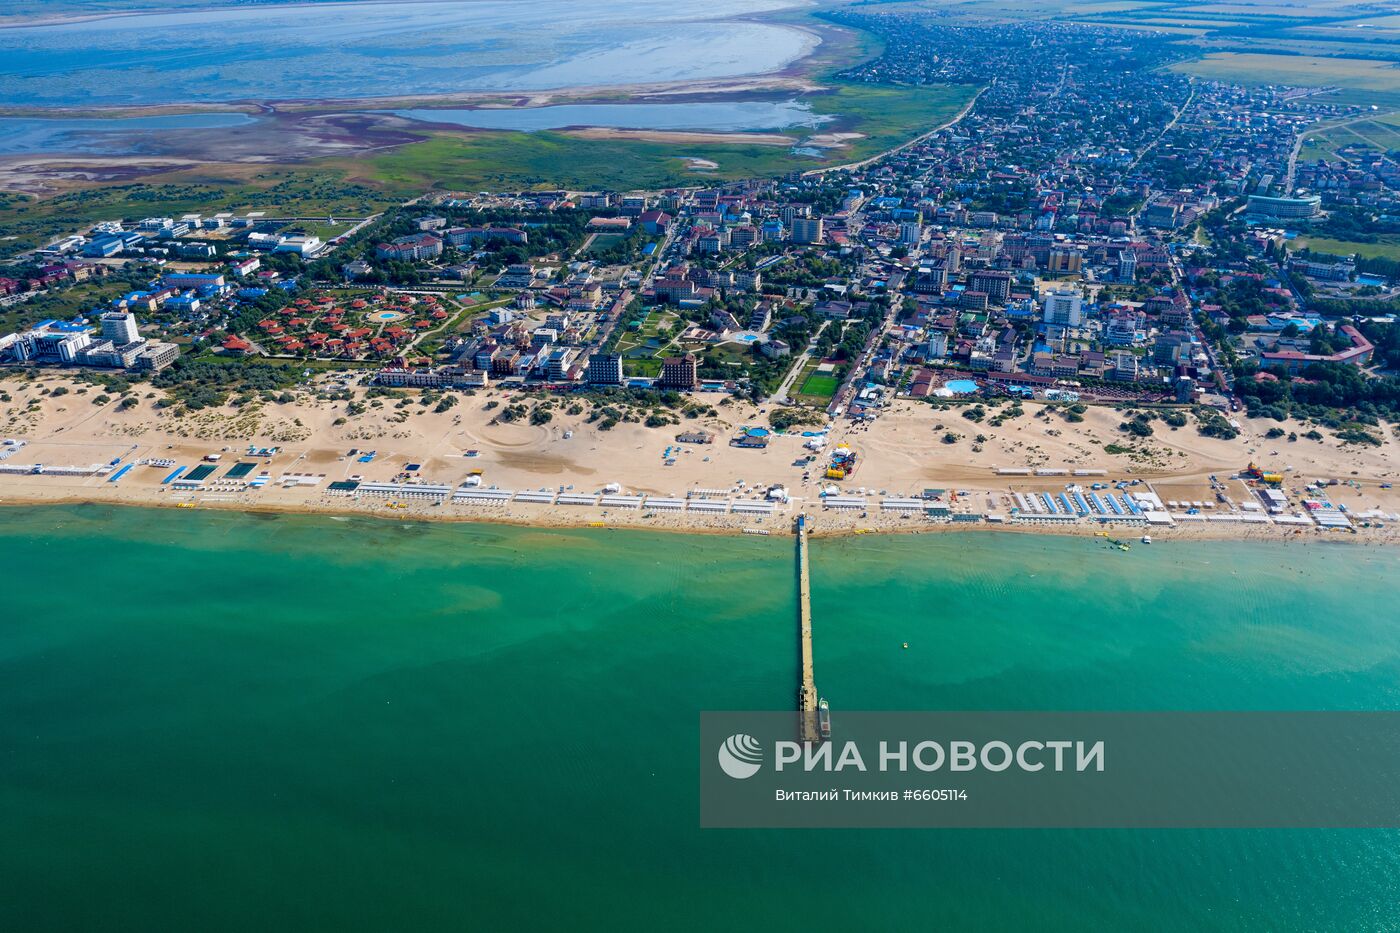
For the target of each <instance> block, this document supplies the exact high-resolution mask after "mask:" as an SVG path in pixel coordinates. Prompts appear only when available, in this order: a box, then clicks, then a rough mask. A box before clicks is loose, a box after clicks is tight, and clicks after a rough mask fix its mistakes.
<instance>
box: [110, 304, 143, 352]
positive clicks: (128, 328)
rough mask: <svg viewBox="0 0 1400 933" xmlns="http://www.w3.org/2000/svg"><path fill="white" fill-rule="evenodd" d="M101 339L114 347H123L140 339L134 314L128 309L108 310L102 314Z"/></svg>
mask: <svg viewBox="0 0 1400 933" xmlns="http://www.w3.org/2000/svg"><path fill="white" fill-rule="evenodd" d="M102 339H103V340H110V341H112V346H114V347H124V346H126V345H127V344H130V343H135V342H136V341H138V340H140V339H141V335H140V334H139V333H137V330H136V315H134V314H132V313H130V312H129V311H108V312H107V313H105V314H103V315H102Z"/></svg>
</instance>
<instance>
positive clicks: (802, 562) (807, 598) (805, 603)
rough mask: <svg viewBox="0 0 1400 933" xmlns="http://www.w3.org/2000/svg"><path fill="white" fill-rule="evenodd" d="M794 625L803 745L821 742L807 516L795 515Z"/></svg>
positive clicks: (799, 727) (799, 717)
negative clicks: (798, 655) (798, 654)
mask: <svg viewBox="0 0 1400 933" xmlns="http://www.w3.org/2000/svg"><path fill="white" fill-rule="evenodd" d="M797 622H798V637H799V639H800V642H801V657H802V686H801V687H800V688H799V689H798V692H797V720H798V722H797V734H798V738H799V739H801V740H802V741H803V742H810V743H815V742H820V741H821V731H820V729H819V728H818V724H817V673H816V665H815V663H814V662H813V660H812V584H811V572H810V570H809V569H808V567H807V516H805V515H799V516H797Z"/></svg>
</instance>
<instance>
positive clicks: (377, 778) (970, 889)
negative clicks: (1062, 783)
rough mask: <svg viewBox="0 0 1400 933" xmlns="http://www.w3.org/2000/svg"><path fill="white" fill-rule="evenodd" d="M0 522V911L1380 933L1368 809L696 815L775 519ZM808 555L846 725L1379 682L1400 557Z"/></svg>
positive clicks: (1294, 553)
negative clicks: (723, 827) (737, 818)
mask: <svg viewBox="0 0 1400 933" xmlns="http://www.w3.org/2000/svg"><path fill="white" fill-rule="evenodd" d="M3 514H4V521H3V522H0V548H3V553H5V555H6V562H7V571H8V574H7V578H8V579H9V580H11V581H13V583H12V586H11V587H10V588H8V591H7V600H6V611H5V612H4V613H3V614H0V818H3V821H4V826H5V845H4V846H0V873H3V877H5V878H6V888H7V894H6V896H5V897H4V898H0V928H4V929H15V930H25V931H27V933H29V931H42V930H72V929H132V930H138V929H140V930H150V929H201V930H247V929H260V930H266V929H285V928H297V929H307V928H323V929H337V930H380V929H387V928H410V927H411V928H417V929H423V928H463V927H464V926H471V927H473V928H479V929H511V928H521V927H526V928H555V929H558V928H566V927H567V928H578V927H582V926H588V927H606V928H608V929H612V930H633V929H635V930H651V929H657V928H663V927H664V928H666V929H675V930H701V929H705V930H710V929H715V928H719V927H732V926H736V925H737V926H742V927H744V928H748V927H752V926H760V925H762V926H768V927H773V928H778V929H792V928H798V927H801V928H805V929H810V930H829V929H830V930H836V929H894V928H907V927H909V926H911V925H913V926H921V927H923V926H929V927H940V926H943V927H947V926H952V927H956V928H981V929H1027V928H1035V929H1050V930H1082V929H1087V928H1102V929H1141V928H1146V927H1150V928H1153V929H1163V930H1183V931H1186V930H1202V929H1207V930H1233V929H1240V928H1245V927H1248V928H1260V929H1270V930H1307V929H1386V928H1390V927H1393V926H1395V925H1396V924H1397V923H1400V907H1397V904H1400V889H1397V884H1400V882H1397V880H1396V879H1397V878H1400V833H1397V832H1392V831H1369V830H1368V831H1361V830H1350V831H1341V830H1338V831H1170V832H1150V831H1034V832H1030V831H1026V832H1018V831H959V832H939V831H912V830H911V831H880V832H867V831H832V832H824V831H803V832H783V831H753V832H748V831H702V830H700V829H699V828H698V822H699V814H698V787H697V769H698V758H697V755H698V754H699V752H698V749H697V741H696V739H697V736H698V715H699V712H700V711H701V710H705V709H784V708H787V707H788V706H789V705H790V704H791V703H792V702H793V697H794V693H795V686H796V681H797V645H796V631H795V624H796V619H795V611H796V595H795V586H794V579H793V560H792V547H793V543H792V539H790V538H787V537H760V536H714V535H684V534H659V533H652V532H644V531H612V530H605V529H587V528H585V529H569V530H565V529H543V528H524V527H510V526H501V525H479V524H449V523H427V522H412V521H401V520H395V519H371V518H357V517H330V516H320V515H288V514H250V513H238V512H223V511H213V510H194V511H177V510H162V509H149V508H146V509H143V508H133V507H113V506H102V505H85V506H43V507H11V508H7V509H6V510H5V511H4V513H3ZM812 569H813V609H814V619H815V623H814V625H815V633H816V634H815V649H816V665H817V666H816V673H817V684H818V689H819V690H820V692H821V693H822V695H824V696H826V697H828V698H829V699H830V701H831V703H832V707H833V719H834V722H835V727H836V728H837V729H839V727H840V716H841V711H842V710H856V709H1391V708H1395V707H1396V706H1397V705H1400V648H1397V644H1398V642H1397V639H1396V637H1395V636H1396V632H1395V622H1394V619H1393V613H1391V612H1389V611H1388V606H1389V603H1390V602H1391V601H1393V594H1394V591H1395V585H1396V582H1397V581H1398V580H1400V552H1397V551H1395V550H1394V549H1392V548H1384V547H1375V548H1370V547H1352V546H1329V545H1325V544H1308V545H1302V544H1298V543H1291V544H1284V543H1279V542H1256V541H1249V542H1233V541H1232V542H1216V541H1210V542H1189V543H1188V542H1175V541H1172V542H1164V543H1159V544H1154V545H1152V546H1151V547H1145V548H1137V547H1135V548H1133V549H1132V551H1131V552H1127V553H1123V552H1120V551H1117V550H1110V549H1108V548H1106V547H1105V546H1104V545H1103V542H1102V541H1100V540H1099V539H1093V538H1069V537H1054V536H1039V535H1036V536H1031V535H1009V534H1002V535H997V534H995V533H979V532H970V533H966V534H958V535H902V536H901V535H889V536H885V535H866V536H852V537H848V538H836V539H821V540H817V541H815V542H814V543H813V546H812ZM905 643H907V644H908V648H907V649H906V648H904V647H903V645H904V644H905ZM545 891H547V892H548V893H547V896H545V895H544V894H542V892H545Z"/></svg>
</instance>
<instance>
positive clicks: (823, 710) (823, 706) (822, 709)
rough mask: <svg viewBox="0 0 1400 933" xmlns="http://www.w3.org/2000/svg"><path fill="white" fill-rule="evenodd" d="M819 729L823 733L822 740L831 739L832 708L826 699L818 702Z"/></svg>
mask: <svg viewBox="0 0 1400 933" xmlns="http://www.w3.org/2000/svg"><path fill="white" fill-rule="evenodd" d="M817 729H819V730H820V731H821V736H822V738H824V739H829V738H831V707H830V706H828V705H827V703H826V699H825V698H823V699H820V700H818V701H817Z"/></svg>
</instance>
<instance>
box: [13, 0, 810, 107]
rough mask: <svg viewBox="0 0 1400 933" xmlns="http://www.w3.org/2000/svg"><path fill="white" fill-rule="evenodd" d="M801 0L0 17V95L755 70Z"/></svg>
mask: <svg viewBox="0 0 1400 933" xmlns="http://www.w3.org/2000/svg"><path fill="white" fill-rule="evenodd" d="M791 5H792V2H791V0H758V2H752V0H674V2H671V3H667V4H654V3H649V2H645V0H606V2H604V0H404V2H397V3H394V2H383V0H367V2H355V3H320V4H295V3H278V4H272V3H263V4H257V5H252V6H218V7H214V8H210V9H197V10H188V11H177V12H148V13H135V14H131V15H121V16H109V17H104V18H97V19H90V20H85V21H76V22H68V23H58V24H48V25H31V26H19V27H10V28H3V29H0V105H9V106H97V105H143V104H162V103H179V102H183V101H228V100H286V99H293V98H297V99H302V98H309V99H345V98H366V97H403V96H412V95H432V94H450V93H454V92H463V91H479V90H522V89H547V88H567V87H580V86H592V85H617V84H635V83H642V82H656V81H692V80H701V79H706V78H721V77H733V76H738V75H749V74H761V73H767V72H771V71H776V70H779V69H781V68H783V67H785V66H786V65H788V64H789V63H791V62H793V61H795V60H796V59H798V58H800V57H802V56H804V55H806V54H807V53H808V52H809V51H810V50H811V49H812V47H813V46H814V45H815V44H816V41H817V40H816V39H815V37H814V36H813V35H812V34H811V33H808V32H805V31H802V30H797V29H792V28H788V27H784V26H776V25H770V24H765V23H759V22H753V21H751V20H748V19H745V20H744V21H739V20H738V18H739V17H751V16H753V15H754V14H757V13H762V12H766V11H770V10H775V9H781V8H783V7H786V6H791Z"/></svg>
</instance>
